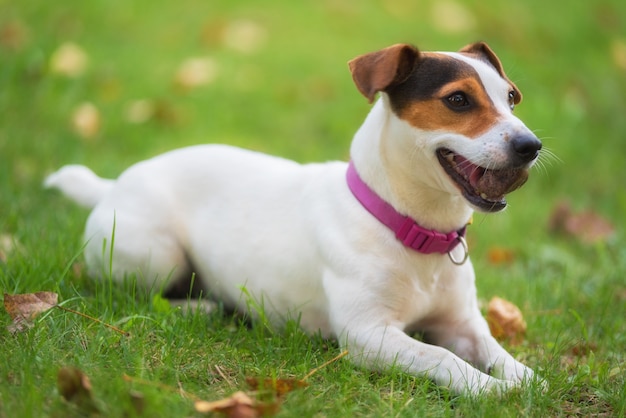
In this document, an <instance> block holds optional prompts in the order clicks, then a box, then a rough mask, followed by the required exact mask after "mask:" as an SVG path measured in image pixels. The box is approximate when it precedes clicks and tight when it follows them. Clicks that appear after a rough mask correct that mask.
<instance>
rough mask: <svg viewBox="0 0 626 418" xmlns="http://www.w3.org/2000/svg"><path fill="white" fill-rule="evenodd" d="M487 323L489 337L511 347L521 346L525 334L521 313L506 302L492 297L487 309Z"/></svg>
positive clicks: (524, 323) (524, 324)
mask: <svg viewBox="0 0 626 418" xmlns="http://www.w3.org/2000/svg"><path fill="white" fill-rule="evenodd" d="M487 323H488V324H489V329H490V330H491V335H493V336H494V338H496V339H497V340H500V341H504V340H506V341H508V342H509V343H510V344H512V345H518V344H521V343H522V341H524V334H525V333H526V321H524V317H523V316H522V311H520V310H519V308H518V307H517V306H515V305H514V304H513V303H511V302H509V301H508V300H505V299H502V298H499V297H497V296H494V297H493V298H492V299H491V300H490V301H489V306H488V307H487Z"/></svg>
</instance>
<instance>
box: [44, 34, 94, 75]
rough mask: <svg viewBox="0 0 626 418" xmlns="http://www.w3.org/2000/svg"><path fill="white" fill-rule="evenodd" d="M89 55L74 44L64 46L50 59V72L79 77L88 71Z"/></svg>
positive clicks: (67, 43) (68, 43) (69, 43)
mask: <svg viewBox="0 0 626 418" xmlns="http://www.w3.org/2000/svg"><path fill="white" fill-rule="evenodd" d="M87 62H88V58H87V53H86V52H85V51H84V50H83V49H82V48H81V47H80V46H78V45H76V44H74V43H72V42H66V43H64V44H62V45H61V46H60V47H59V48H57V50H56V51H54V53H53V54H52V57H51V58H50V70H52V72H53V73H56V74H61V75H65V76H67V77H78V76H80V75H82V74H83V73H84V72H85V70H86V69H87Z"/></svg>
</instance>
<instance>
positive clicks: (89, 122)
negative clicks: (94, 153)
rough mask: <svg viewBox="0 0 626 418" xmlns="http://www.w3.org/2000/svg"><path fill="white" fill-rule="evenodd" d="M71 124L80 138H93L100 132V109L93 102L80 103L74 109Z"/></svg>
mask: <svg viewBox="0 0 626 418" xmlns="http://www.w3.org/2000/svg"><path fill="white" fill-rule="evenodd" d="M71 125H72V128H73V129H74V131H75V132H76V133H77V134H78V135H79V136H80V137H81V138H83V139H93V138H95V137H96V135H98V132H100V125H101V118H100V111H99V110H98V108H97V107H96V106H95V105H94V104H93V103H89V102H85V103H82V104H80V105H79V106H78V107H77V108H76V109H74V112H73V113H72V119H71Z"/></svg>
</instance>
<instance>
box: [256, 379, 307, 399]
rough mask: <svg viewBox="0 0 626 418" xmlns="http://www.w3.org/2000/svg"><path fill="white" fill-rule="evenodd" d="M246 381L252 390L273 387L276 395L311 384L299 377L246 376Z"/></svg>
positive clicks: (282, 394)
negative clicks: (265, 377) (261, 377)
mask: <svg viewBox="0 0 626 418" xmlns="http://www.w3.org/2000/svg"><path fill="white" fill-rule="evenodd" d="M246 383H247V384H248V386H250V388H251V389H252V390H259V389H264V390H268V389H271V390H272V391H273V392H274V393H275V394H276V396H279V397H280V396H284V395H286V394H287V393H289V392H293V391H294V390H295V389H300V388H304V387H307V386H309V384H308V383H307V382H305V381H302V380H299V379H261V380H259V379H257V378H255V377H246Z"/></svg>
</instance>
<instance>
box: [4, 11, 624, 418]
mask: <svg viewBox="0 0 626 418" xmlns="http://www.w3.org/2000/svg"><path fill="white" fill-rule="evenodd" d="M458 4H460V2H459V3H458ZM451 5H452V6H451ZM454 5H457V3H454V2H451V1H445V2H437V1H434V0H433V1H427V0H424V1H420V2H411V1H405V0H386V1H384V2H350V1H337V2H332V1H320V2H311V3H310V4H305V3H301V2H293V1H279V0H274V1H269V2H263V3H259V2H254V1H239V2H204V1H199V0H180V1H177V2H166V3H164V4H160V5H159V6H158V7H156V6H155V4H154V2H148V1H146V0H137V1H135V2H115V1H113V2H106V1H91V2H76V1H74V2H61V3H59V2H46V1H34V0H22V1H20V2H11V1H6V0H4V1H0V235H1V237H2V244H0V256H1V257H2V258H1V260H2V261H0V290H2V291H4V292H7V293H25V292H32V291H39V290H51V291H55V292H58V293H59V294H60V296H61V300H63V301H64V302H63V303H64V304H65V306H67V307H70V308H73V309H78V310H81V311H82V312H84V313H87V314H89V315H92V316H94V317H97V318H99V319H101V320H103V321H105V322H108V323H110V324H113V325H116V326H118V327H121V328H122V329H124V330H126V331H128V332H130V334H131V336H130V337H124V336H122V335H120V334H118V333H115V332H112V331H111V330H110V329H107V328H105V327H102V326H101V325H99V324H97V323H94V322H92V321H89V320H86V319H84V318H81V317H78V316H76V315H73V314H71V313H67V312H63V311H60V310H52V311H50V312H49V313H47V314H45V315H43V316H42V317H40V319H38V321H37V324H36V326H35V327H34V328H33V329H31V330H29V331H27V332H24V333H21V334H17V335H9V334H8V333H7V332H6V331H3V329H5V327H6V325H8V324H9V323H10V318H9V317H8V315H6V314H4V313H2V314H0V346H1V347H2V348H1V349H0V417H10V416H37V417H39V416H68V415H69V416H80V415H81V414H82V412H81V411H80V410H78V409H77V408H76V407H75V406H74V405H72V404H68V403H66V402H65V401H63V400H62V398H61V396H60V395H59V394H58V393H57V389H56V378H57V373H58V370H59V369H60V368H61V367H63V366H76V367H78V368H80V369H81V370H83V371H84V372H85V373H86V374H87V375H88V376H89V377H90V378H91V382H92V385H93V394H94V398H95V399H96V403H97V405H98V408H99V409H100V410H101V411H102V413H103V415H104V416H133V414H137V410H136V409H134V408H133V407H132V406H131V400H130V398H131V397H130V394H131V392H132V393H139V394H140V398H141V399H142V402H143V404H144V407H143V409H144V410H143V413H142V416H193V415H194V412H193V405H192V402H191V401H190V400H188V399H185V398H184V397H182V396H181V395H180V393H178V392H177V391H176V389H177V388H179V387H182V388H184V390H185V391H187V392H189V393H193V394H195V395H197V396H199V397H202V398H204V399H207V400H215V399H220V398H224V397H226V396H228V395H230V394H231V393H233V392H235V391H236V390H242V389H245V388H246V385H245V378H246V377H248V376H262V377H302V376H304V375H306V374H307V373H308V372H309V371H310V370H312V369H314V368H315V367H317V366H318V365H320V364H322V363H324V362H325V361H327V360H329V359H332V358H333V357H335V356H336V355H337V354H339V351H340V350H339V348H338V347H337V345H336V343H334V342H332V341H325V340H323V339H321V338H317V337H309V336H306V335H304V334H302V332H300V331H299V330H298V329H297V327H296V326H295V324H290V325H289V326H288V327H287V329H286V330H282V331H277V330H272V329H268V328H267V327H265V326H262V324H261V325H259V324H253V325H252V326H251V327H250V326H248V325H246V324H245V323H242V322H241V320H240V319H239V318H237V317H233V316H230V315H225V314H223V313H221V312H215V313H212V314H210V315H199V314H194V315H191V316H185V315H183V314H181V313H180V312H179V311H177V310H175V309H170V308H169V307H168V305H167V304H163V303H159V302H158V301H159V299H158V298H156V299H155V298H154V295H153V294H146V293H145V292H142V291H141V290H139V289H135V288H134V287H133V285H132V283H128V284H126V285H124V286H111V285H110V283H108V282H102V283H101V282H95V281H93V280H91V279H90V278H89V277H87V276H86V275H85V274H84V273H83V272H82V269H81V266H82V264H81V258H80V249H81V243H80V236H81V232H82V228H83V225H84V221H85V219H86V216H87V212H86V211H84V210H82V209H79V208H76V207H75V206H73V205H72V204H70V203H69V202H67V201H66V200H64V199H63V198H62V197H60V196H59V195H57V194H55V193H52V192H47V191H44V190H42V188H41V182H42V179H43V178H44V176H45V175H46V174H47V173H49V172H51V171H52V170H54V169H56V168H58V167H59V166H61V165H62V164H66V163H83V164H87V165H89V166H90V167H93V168H94V169H95V170H96V171H97V172H98V173H100V174H103V175H106V176H116V175H118V174H119V173H120V172H121V170H123V169H124V168H125V167H127V166H128V165H129V164H131V163H133V162H135V161H138V160H141V159H144V158H147V157H149V156H152V155H155V154H157V153H160V152H162V151H164V150H167V149H171V148H176V147H181V146H184V145H188V144H196V143H202V142H221V143H229V144H234V145H239V146H244V147H248V148H253V149H257V150H261V151H265V152H269V153H272V154H279V155H282V156H286V157H289V158H293V159H296V160H299V161H303V162H305V161H317V160H329V159H345V158H347V152H348V146H349V142H350V139H351V136H352V135H353V133H354V131H355V130H356V128H357V127H358V126H359V124H360V123H361V121H362V120H363V118H364V117H365V114H366V112H367V111H368V105H367V103H366V101H365V100H364V98H363V97H361V96H360V95H359V94H358V93H357V92H356V90H355V89H354V87H353V85H352V83H351V80H350V76H349V74H348V71H347V66H346V65H345V63H346V61H347V60H349V59H350V58H352V57H354V56H356V55H358V54H360V53H363V52H366V51H371V50H374V49H377V48H380V47H384V46H387V45H389V44H392V43H395V42H404V41H408V42H412V43H416V44H417V45H419V46H420V47H423V48H424V49H437V50H451V49H457V48H459V47H461V46H462V45H464V44H466V43H468V42H470V41H473V40H477V39H483V40H486V41H487V42H489V43H490V45H491V46H492V47H493V48H494V49H495V50H496V51H497V52H498V54H499V56H500V58H501V59H502V61H503V62H504V65H505V68H506V69H507V72H508V75H509V76H510V78H512V79H513V80H514V81H515V82H516V83H517V84H518V86H519V87H520V88H521V90H522V92H523V93H524V95H525V101H524V102H523V103H522V105H520V106H519V107H518V109H516V112H517V113H518V114H519V115H520V117H521V118H522V119H523V120H524V121H526V122H527V124H528V125H529V126H530V127H532V128H533V129H535V130H536V131H537V132H538V134H539V135H540V136H541V137H542V139H543V140H544V143H545V145H546V147H547V148H549V149H550V150H551V151H552V152H553V153H554V154H555V155H557V156H558V158H559V161H555V160H546V161H545V162H546V164H545V167H544V168H539V169H537V170H535V171H534V172H533V174H532V175H531V179H530V181H529V183H528V184H527V185H526V186H525V187H524V188H522V189H521V190H520V191H517V192H515V193H514V194H513V195H512V196H511V198H510V200H509V202H510V209H509V210H508V211H507V212H506V213H504V214H499V215H491V216H484V215H478V216H476V219H475V223H474V225H473V226H472V227H471V230H470V232H469V234H470V245H471V250H472V259H473V262H474V264H475V267H476V270H477V276H478V288H479V296H480V297H481V299H483V300H488V299H489V298H491V297H492V296H494V295H498V296H501V297H504V298H506V299H509V300H511V301H513V302H514V303H516V304H517V305H518V306H519V307H520V308H521V309H522V311H523V312H524V315H525V317H526V320H527V322H528V333H527V336H526V340H525V342H524V343H523V344H522V345H520V346H515V347H511V346H508V347H507V348H509V349H510V350H511V351H512V352H513V353H514V354H515V356H516V357H517V358H518V359H520V360H521V361H523V362H525V363H527V364H528V365H529V366H531V367H532V368H534V369H535V370H537V371H538V372H539V373H540V374H541V375H543V376H544V377H545V378H546V380H547V381H548V382H549V384H550V386H549V389H548V390H547V392H546V393H541V392H540V391H539V390H538V389H537V388H534V387H529V388H526V390H524V391H520V392H514V393H511V394H508V395H506V396H504V397H503V398H495V397H484V398H475V399H474V398H456V397H452V396H450V394H449V393H448V392H447V391H445V390H443V389H441V388H438V387H436V386H434V385H433V384H432V383H431V382H429V381H428V380H425V379H422V378H416V377H413V376H408V375H406V374H403V373H401V372H399V371H392V372H390V373H385V374H379V373H372V372H368V371H365V370H362V369H359V368H356V367H354V366H352V365H351V364H350V363H349V362H348V361H345V360H340V361H337V362H335V363H332V364H330V365H329V366H327V367H325V368H323V369H322V370H320V371H319V372H318V373H316V374H315V375H314V376H312V377H311V379H310V382H309V383H310V386H309V387H308V388H306V389H304V390H299V391H295V392H293V393H292V394H290V395H288V396H287V399H286V402H285V404H284V405H283V407H282V409H281V412H280V414H279V415H280V416H330V417H332V416H340V417H345V416H494V415H497V416H503V417H508V416H510V417H519V416H623V415H624V414H625V413H626V391H625V390H624V385H625V379H624V375H625V374H626V358H625V354H624V353H625V352H626V333H624V330H625V329H626V282H624V277H625V274H626V250H625V249H624V232H623V229H622V226H623V225H622V224H621V223H620V222H622V218H623V214H624V213H626V191H625V189H624V186H623V181H624V178H626V177H625V175H626V171H625V169H624V165H623V156H624V154H625V153H626V145H625V144H626V143H625V142H624V133H625V132H626V118H624V115H625V114H626V94H625V93H626V78H625V77H624V73H625V72H626V68H625V66H626V64H625V63H624V61H625V60H626V57H625V55H626V52H625V49H626V38H625V37H624V34H623V32H622V31H623V27H624V25H625V23H626V22H624V16H626V5H625V4H624V2H623V1H620V0H603V1H598V2H570V3H568V5H567V7H566V8H563V5H561V4H559V3H558V2H552V3H551V2H546V1H538V0H527V1H508V2H504V1H503V2H497V1H493V0H488V1H486V0H483V1H468V2H464V3H463V5H464V9H463V10H464V11H465V12H466V14H465V15H463V14H461V15H460V16H459V15H458V13H455V10H454V9H452V10H450V7H453V6H454ZM455 16H456V17H455ZM242 22H243V24H244V26H243V27H244V28H245V27H246V26H245V24H246V22H248V23H249V22H252V23H253V25H252V26H250V25H248V30H250V27H251V28H252V30H253V31H254V30H256V31H257V33H259V32H258V31H259V30H260V33H261V35H257V36H256V37H255V38H254V39H258V38H259V36H260V37H261V38H262V39H261V43H260V44H259V45H257V46H256V48H257V49H256V50H255V49H254V48H255V45H254V41H253V42H252V44H253V45H252V46H250V45H249V44H246V42H249V41H246V40H245V37H244V40H241V39H240V40H239V41H237V38H236V37H235V38H234V40H233V39H231V41H232V42H233V43H234V46H228V42H225V41H224V36H223V34H224V33H232V29H233V28H235V29H236V28H237V26H236V25H237V24H240V25H241V24H242ZM450 23H453V25H452V26H450ZM233 25H235V26H233ZM241 27H242V26H239V28H241ZM229 30H231V32H229ZM235 32H236V31H235ZM66 42H74V43H76V44H78V45H79V46H80V47H81V48H82V49H83V50H84V51H85V53H86V54H87V56H88V62H89V64H88V67H87V69H86V71H85V72H84V74H82V75H80V76H78V77H66V76H62V75H59V74H55V73H54V72H53V71H51V70H50V60H51V57H52V56H53V54H54V51H56V50H57V49H58V48H59V46H60V45H62V44H63V43H66ZM242 44H243V47H244V49H245V48H252V49H253V50H252V51H251V52H241V50H240V49H241V47H242ZM190 57H210V58H211V59H212V60H214V61H212V62H214V63H215V65H216V66H217V75H216V78H215V80H214V81H213V82H212V83H209V84H208V85H206V86H201V87H198V88H191V89H184V88H181V87H180V86H178V85H176V83H174V81H173V80H174V76H175V74H176V72H177V70H178V68H179V66H180V65H181V63H182V62H183V61H184V60H186V59H187V58H190ZM137 100H147V103H149V104H150V105H151V106H152V109H153V110H154V113H153V114H152V116H151V117H150V118H149V119H148V120H147V121H145V122H144V123H131V122H129V121H128V116H127V109H128V108H129V106H130V105H131V104H133V103H136V101H137ZM84 102H90V103H93V104H94V105H95V106H96V108H97V109H98V110H99V114H100V119H101V126H100V129H99V131H98V133H97V134H96V135H94V136H93V137H90V138H85V137H83V136H81V135H78V134H77V133H76V132H75V131H74V130H73V129H72V126H71V123H70V120H71V115H72V113H73V112H74V110H75V109H76V108H77V107H78V106H79V105H80V104H81V103H84ZM144 103H146V102H144ZM563 199H568V200H569V201H570V202H571V205H572V207H573V208H574V209H576V210H583V209H586V210H591V211H593V212H595V213H598V214H601V215H602V216H604V217H605V218H607V219H609V220H610V221H611V222H612V223H613V224H614V226H615V229H616V233H615V235H614V236H613V238H612V239H610V240H608V241H604V242H601V243H596V244H593V245H589V244H583V243H581V242H579V240H578V239H577V238H576V237H575V236H574V237H572V236H563V235H557V234H554V233H552V232H550V231H549V230H548V228H547V224H548V219H549V216H550V213H551V211H552V209H553V208H554V206H555V205H556V204H557V202H559V201H561V200H563ZM495 247H498V248H505V249H507V250H508V251H511V252H512V254H513V255H514V259H513V261H511V262H507V263H497V264H494V263H492V262H490V261H489V254H490V251H491V250H492V249H493V248H495ZM77 256H78V259H77V260H78V262H77V263H75V262H74V258H75V257H77ZM124 375H129V376H133V377H134V378H136V379H143V380H145V381H147V382H152V383H154V385H148V384H143V383H141V382H142V381H140V380H134V381H131V382H128V381H126V380H124V378H123V376H124ZM157 384H162V385H166V386H167V387H168V388H174V389H173V390H169V389H164V388H163V387H160V386H158V385H157ZM133 391H134V392H133Z"/></svg>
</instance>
